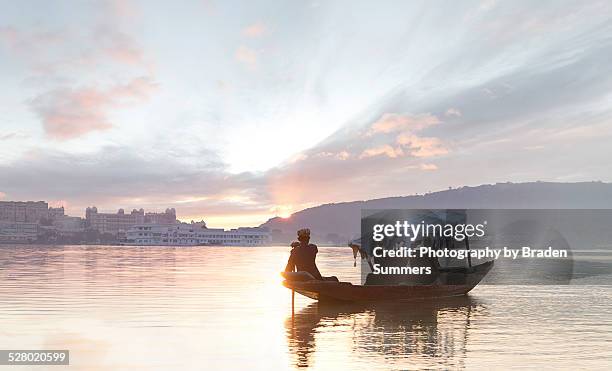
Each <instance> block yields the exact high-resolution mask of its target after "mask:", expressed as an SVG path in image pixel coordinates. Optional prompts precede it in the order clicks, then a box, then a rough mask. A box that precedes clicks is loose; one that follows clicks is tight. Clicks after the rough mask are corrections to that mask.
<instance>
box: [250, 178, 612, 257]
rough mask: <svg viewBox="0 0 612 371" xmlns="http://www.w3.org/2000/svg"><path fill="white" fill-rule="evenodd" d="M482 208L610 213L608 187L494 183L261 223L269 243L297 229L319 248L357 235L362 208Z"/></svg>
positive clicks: (337, 207) (611, 195) (290, 237)
mask: <svg viewBox="0 0 612 371" xmlns="http://www.w3.org/2000/svg"><path fill="white" fill-rule="evenodd" d="M392 208H441V209H443V208H448V209H452V208H459V209H461V208H481V209H503V208H506V209H580V208H585V209H597V208H612V183H603V182H581V183H549V182H533V183H497V184H487V185H481V186H477V187H461V188H457V189H449V190H446V191H440V192H434V193H428V194H424V195H415V196H404V197H388V198H379V199H374V200H368V201H353V202H341V203H333V204H325V205H321V206H316V207H312V208H309V209H304V210H302V211H298V212H296V213H294V214H293V215H291V217H290V218H286V219H283V218H279V217H276V218H272V219H269V220H268V221H267V222H265V223H264V224H262V226H263V227H268V228H269V229H270V230H271V231H272V236H273V241H274V242H276V243H287V242H289V241H291V240H293V239H295V232H296V231H297V230H298V229H300V228H310V229H311V230H312V237H313V241H314V242H316V243H319V244H342V245H343V244H345V243H346V242H347V241H348V240H349V239H352V238H354V237H355V236H357V235H358V234H359V229H360V226H359V225H360V215H361V209H392Z"/></svg>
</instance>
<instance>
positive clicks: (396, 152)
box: [359, 144, 404, 158]
mask: <svg viewBox="0 0 612 371" xmlns="http://www.w3.org/2000/svg"><path fill="white" fill-rule="evenodd" d="M381 155H385V156H387V157H389V158H396V157H400V156H403V155H404V151H402V149H401V148H400V147H397V148H393V147H391V146H390V145H388V144H384V145H382V146H378V147H374V148H368V149H366V150H364V151H363V152H362V153H361V155H360V156H359V158H368V157H374V156H381Z"/></svg>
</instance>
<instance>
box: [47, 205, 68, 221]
mask: <svg viewBox="0 0 612 371" xmlns="http://www.w3.org/2000/svg"><path fill="white" fill-rule="evenodd" d="M64 216H66V214H65V213H64V207H63V206H61V207H50V208H49V219H51V220H56V219H61V218H63V217H64Z"/></svg>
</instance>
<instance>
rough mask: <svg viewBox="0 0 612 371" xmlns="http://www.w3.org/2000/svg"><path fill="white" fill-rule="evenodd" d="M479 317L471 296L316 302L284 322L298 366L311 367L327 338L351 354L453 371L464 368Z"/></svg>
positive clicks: (478, 307)
mask: <svg viewBox="0 0 612 371" xmlns="http://www.w3.org/2000/svg"><path fill="white" fill-rule="evenodd" d="M482 314H486V306H485V305H484V304H483V303H481V302H479V301H478V300H476V299H474V298H472V297H470V296H461V297H456V298H446V299H441V300H436V301H416V302H406V303H377V304H357V303H355V304H352V303H347V304H337V303H336V304H331V303H327V304H321V303H319V302H315V303H312V304H310V305H308V306H307V307H306V308H304V309H302V310H301V311H299V312H297V313H295V315H294V317H289V318H287V319H286V321H285V328H286V333H287V340H288V346H289V352H290V354H291V355H292V356H293V357H294V360H295V361H294V364H295V366H297V367H309V366H311V361H312V360H311V358H312V355H313V354H314V353H316V350H317V341H319V342H320V341H322V340H321V338H323V337H326V336H327V337H328V339H327V340H328V341H330V342H327V340H326V341H325V344H337V346H339V347H346V345H344V344H349V348H350V349H348V350H349V351H350V352H352V353H359V354H361V355H363V353H367V354H366V355H369V356H375V357H383V358H386V359H393V360H395V361H397V360H400V361H403V362H406V361H408V360H409V361H410V362H411V363H412V364H413V365H414V364H415V363H428V361H429V362H432V364H436V365H441V364H442V365H445V366H447V367H453V368H454V367H460V366H462V365H463V359H464V357H465V353H466V347H467V342H468V333H469V328H470V321H471V320H472V318H473V317H474V316H477V315H482ZM338 336H340V337H343V338H346V339H341V338H336V337H338ZM330 337H332V338H335V339H331V338H330ZM344 340H348V342H347V341H344ZM338 351H347V350H346V349H339V350H338ZM424 358H425V359H424ZM428 359H429V360H428Z"/></svg>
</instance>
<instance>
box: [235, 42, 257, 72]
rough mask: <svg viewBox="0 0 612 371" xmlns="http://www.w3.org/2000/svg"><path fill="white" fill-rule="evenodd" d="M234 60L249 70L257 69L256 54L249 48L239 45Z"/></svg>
mask: <svg viewBox="0 0 612 371" xmlns="http://www.w3.org/2000/svg"><path fill="white" fill-rule="evenodd" d="M234 56H235V58H236V60H237V61H238V62H240V63H242V64H244V65H245V66H246V67H247V68H249V69H255V68H256V67H257V52H256V51H255V50H253V49H251V48H248V47H246V46H244V45H241V46H239V47H238V49H236V53H235V55H234Z"/></svg>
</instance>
